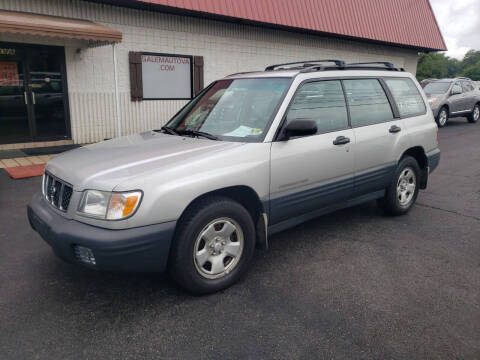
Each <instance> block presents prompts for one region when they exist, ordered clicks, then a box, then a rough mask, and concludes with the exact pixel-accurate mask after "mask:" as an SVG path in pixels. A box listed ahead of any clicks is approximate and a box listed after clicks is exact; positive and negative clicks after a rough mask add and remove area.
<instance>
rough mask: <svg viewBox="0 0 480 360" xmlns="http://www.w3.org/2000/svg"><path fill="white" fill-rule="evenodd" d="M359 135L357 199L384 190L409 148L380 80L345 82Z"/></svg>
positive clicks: (356, 137) (355, 157) (356, 147)
mask: <svg viewBox="0 0 480 360" xmlns="http://www.w3.org/2000/svg"><path fill="white" fill-rule="evenodd" d="M343 83H344V87H345V92H346V97H347V101H348V106H349V109H350V119H351V123H352V127H353V131H354V133H355V139H356V143H355V152H354V166H355V186H354V193H355V196H356V197H358V196H362V195H364V194H368V193H371V192H375V191H380V190H382V189H384V188H385V187H386V186H388V184H389V183H390V181H391V179H392V176H393V173H394V171H395V167H396V161H397V159H398V157H399V156H400V155H399V154H398V152H399V151H400V150H399V148H405V147H406V146H407V138H406V135H405V133H406V132H405V131H404V129H403V124H402V121H401V119H399V118H398V117H395V116H394V110H393V108H392V104H391V101H392V102H393V100H392V99H389V97H388V96H387V93H386V91H385V89H386V85H385V84H384V83H383V82H382V81H381V80H380V79H377V78H369V79H348V80H344V82H343Z"/></svg>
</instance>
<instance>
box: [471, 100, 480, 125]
mask: <svg viewBox="0 0 480 360" xmlns="http://www.w3.org/2000/svg"><path fill="white" fill-rule="evenodd" d="M479 118H480V106H479V105H478V104H475V106H474V107H473V110H472V113H471V114H470V115H468V122H470V123H476V122H477V121H478V119H479Z"/></svg>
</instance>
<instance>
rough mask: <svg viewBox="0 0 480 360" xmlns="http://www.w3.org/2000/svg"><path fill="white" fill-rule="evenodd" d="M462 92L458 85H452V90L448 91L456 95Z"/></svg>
mask: <svg viewBox="0 0 480 360" xmlns="http://www.w3.org/2000/svg"><path fill="white" fill-rule="evenodd" d="M461 93H462V88H461V87H460V86H458V85H454V86H453V88H452V91H451V92H450V95H458V94H461Z"/></svg>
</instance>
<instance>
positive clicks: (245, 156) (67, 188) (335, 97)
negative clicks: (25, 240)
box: [28, 60, 440, 293]
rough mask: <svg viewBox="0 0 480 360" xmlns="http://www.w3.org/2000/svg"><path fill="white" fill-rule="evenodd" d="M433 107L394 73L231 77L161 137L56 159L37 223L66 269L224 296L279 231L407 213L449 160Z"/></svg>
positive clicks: (134, 138) (32, 208) (300, 67)
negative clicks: (78, 267)
mask: <svg viewBox="0 0 480 360" xmlns="http://www.w3.org/2000/svg"><path fill="white" fill-rule="evenodd" d="M426 104H427V99H426V98H425V95H424V93H423V92H422V91H421V87H420V85H419V84H418V83H417V81H416V80H415V78H414V77H413V76H412V75H411V74H409V73H406V72H404V71H403V70H402V69H397V68H395V67H393V65H392V64H390V63H361V64H345V63H344V62H342V61H339V60H317V61H307V62H301V63H293V64H280V65H273V66H269V67H268V68H267V69H266V70H265V71H263V72H252V73H242V74H234V75H231V76H227V77H226V78H224V79H221V80H218V81H215V82H214V83H212V84H211V85H209V86H208V87H207V88H206V89H205V90H204V91H203V92H202V93H201V94H199V95H198V96H197V97H196V98H194V99H193V100H192V101H191V102H190V103H188V104H187V105H186V106H185V107H184V108H183V109H181V110H180V111H179V112H178V113H177V114H176V115H175V116H174V117H173V118H172V119H171V120H170V121H169V122H168V124H167V125H166V126H164V127H163V128H162V129H160V130H152V131H148V132H144V133H141V134H136V135H131V136H125V137H122V138H119V139H113V140H109V141H105V142H102V143H98V144H94V145H89V146H85V147H82V148H79V149H76V150H73V151H70V152H67V153H64V154H62V155H60V156H58V157H55V158H54V159H52V160H51V161H50V162H49V163H48V164H47V167H46V171H45V176H44V181H43V191H42V192H41V193H38V194H36V195H35V196H34V198H33V199H32V201H31V203H30V205H29V207H28V215H29V219H30V223H31V225H32V227H33V228H34V229H35V230H37V231H38V232H39V233H40V234H41V236H42V237H43V238H44V239H45V240H46V241H47V242H48V243H49V244H50V245H51V246H52V248H53V250H54V251H55V253H56V254H57V255H58V256H60V257H61V258H63V259H64V260H66V261H68V262H71V263H78V264H83V265H86V266H90V267H92V268H96V269H100V270H122V271H150V272H152V271H163V270H166V269H168V270H169V272H170V274H171V276H172V277H173V278H174V279H175V280H176V281H177V282H178V283H179V284H180V285H181V286H183V287H184V288H186V289H188V290H189V291H192V292H196V293H206V292H212V291H217V290H219V289H222V288H225V287H227V286H229V285H231V284H233V283H234V282H235V281H236V280H238V279H239V277H240V276H241V275H242V274H243V273H245V271H246V270H247V269H248V268H249V262H250V260H251V258H252V255H253V252H254V249H255V247H262V248H266V247H267V239H268V236H270V235H271V234H273V233H276V232H278V231H281V230H284V229H286V228H289V227H292V226H295V225H298V224H301V223H303V222H305V221H307V220H309V219H312V218H315V217H317V216H319V215H322V214H325V213H327V212H331V211H335V210H338V209H340V208H344V207H348V206H352V205H355V204H359V203H362V202H365V201H372V200H378V202H379V204H380V205H381V207H382V208H383V209H384V210H385V211H386V212H387V213H389V214H393V215H401V214H404V213H406V212H407V211H408V210H409V209H410V208H411V207H412V206H413V204H414V202H415V200H416V198H417V195H418V191H419V189H424V188H426V186H427V179H428V176H429V173H430V172H431V171H433V170H434V169H435V168H436V167H437V165H438V163H439V160H440V151H439V149H438V143H437V126H436V124H435V120H434V118H433V115H432V111H431V110H430V107H429V106H427V105H426Z"/></svg>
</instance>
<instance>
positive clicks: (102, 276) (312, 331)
mask: <svg viewBox="0 0 480 360" xmlns="http://www.w3.org/2000/svg"><path fill="white" fill-rule="evenodd" d="M440 148H441V150H442V158H441V161H440V166H439V168H438V169H437V170H436V171H435V172H434V173H433V174H432V176H431V178H430V183H429V187H428V189H427V190H426V191H422V192H421V193H420V195H419V197H418V204H417V205H416V206H415V207H414V208H413V209H412V211H411V212H410V213H409V214H408V215H406V216H402V217H386V216H384V215H383V214H382V213H381V212H380V211H379V209H377V207H376V204H375V202H373V203H368V204H364V205H361V206H357V207H354V208H351V209H347V210H343V211H338V212H336V213H333V214H330V215H327V216H324V217H321V218H319V219H316V220H314V221H310V222H308V223H306V224H303V225H301V226H298V227H296V228H294V229H290V230H287V231H284V232H282V233H280V234H277V235H275V236H273V237H272V238H271V239H270V250H269V251H266V252H262V251H258V252H257V254H256V256H255V258H254V261H253V264H252V267H251V269H250V272H249V273H248V274H247V276H246V277H245V278H244V279H243V280H241V281H240V283H238V284H236V285H235V286H233V287H232V288H230V289H227V290H225V291H223V292H221V293H217V294H213V295H209V296H203V297H195V296H190V295H189V294H187V293H185V292H183V291H181V290H179V289H177V288H176V287H175V286H174V285H173V284H172V283H171V282H170V281H169V280H168V278H167V277H166V276H165V275H158V274H148V275H135V274H113V273H101V272H95V271H92V270H89V269H86V268H83V267H79V266H74V265H69V264H66V263H63V262H62V261H61V260H59V259H57V258H56V257H55V256H54V255H53V253H52V251H51V249H50V248H49V246H48V245H47V244H46V243H45V242H44V241H43V240H41V238H40V237H39V235H37V234H36V233H35V232H34V231H33V230H32V229H30V226H29V225H28V221H27V217H26V205H27V203H28V201H29V200H30V198H31V196H32V195H33V193H34V192H36V191H38V190H39V189H40V181H41V179H40V178H33V179H25V180H15V181H13V180H10V179H9V178H8V176H7V175H6V173H5V172H4V171H0V359H5V360H7V359H49V360H51V359H100V358H105V359H144V358H145V359H150V358H151V359H170V358H172V359H480V124H469V123H467V122H466V120H465V119H454V120H452V121H451V122H450V124H449V126H447V127H446V128H443V129H440Z"/></svg>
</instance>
